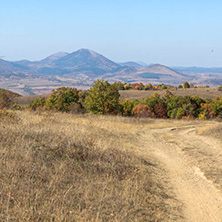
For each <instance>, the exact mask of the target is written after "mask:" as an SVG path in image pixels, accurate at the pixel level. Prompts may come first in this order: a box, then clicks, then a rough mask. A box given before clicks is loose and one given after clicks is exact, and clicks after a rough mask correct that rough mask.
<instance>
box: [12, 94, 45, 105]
mask: <svg viewBox="0 0 222 222" xmlns="http://www.w3.org/2000/svg"><path fill="white" fill-rule="evenodd" d="M40 96H44V97H46V98H48V97H49V94H45V95H32V96H21V97H17V98H15V99H14V100H13V102H15V103H16V104H18V105H20V106H21V107H23V108H24V107H27V106H28V105H29V103H31V102H32V101H33V100H35V99H38V98H39V97H40Z"/></svg>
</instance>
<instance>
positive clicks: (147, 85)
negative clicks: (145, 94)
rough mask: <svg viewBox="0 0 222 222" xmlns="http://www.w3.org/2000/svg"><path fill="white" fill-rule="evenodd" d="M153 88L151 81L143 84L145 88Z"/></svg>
mask: <svg viewBox="0 0 222 222" xmlns="http://www.w3.org/2000/svg"><path fill="white" fill-rule="evenodd" d="M152 88H153V86H152V84H151V83H148V84H146V85H145V90H151V89H152Z"/></svg>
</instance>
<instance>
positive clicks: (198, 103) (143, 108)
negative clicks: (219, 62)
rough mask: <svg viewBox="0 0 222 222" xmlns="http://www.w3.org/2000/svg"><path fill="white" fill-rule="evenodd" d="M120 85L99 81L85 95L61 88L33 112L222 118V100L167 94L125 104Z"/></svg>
mask: <svg viewBox="0 0 222 222" xmlns="http://www.w3.org/2000/svg"><path fill="white" fill-rule="evenodd" d="M118 84H119V83H114V84H110V83H108V82H107V81H104V80H97V81H96V82H95V83H94V86H93V87H92V88H91V89H90V90H88V91H85V92H83V91H79V90H77V89H75V88H65V87H62V88H58V89H57V90H54V91H52V93H51V95H50V96H49V98H48V99H46V98H43V97H40V98H38V99H36V100H34V101H32V102H31V103H30V105H29V108H30V109H32V110H37V109H38V110H39V109H40V110H54V111H62V112H70V111H73V112H90V113H94V114H119V115H123V116H136V117H151V118H171V119H194V118H198V119H212V118H218V119H221V118H222V97H216V98H214V99H208V98H206V99H203V98H201V97H199V96H188V95H186V96H177V95H174V94H173V93H172V92H170V91H168V90H166V91H165V93H164V94H163V95H162V97H161V96H160V95H159V94H157V93H154V94H153V95H150V96H149V97H147V98H144V99H141V100H134V101H130V100H124V101H122V100H120V94H119V89H118V88H119V86H118ZM187 84H188V83H187V82H185V83H184V85H187Z"/></svg>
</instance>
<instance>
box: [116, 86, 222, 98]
mask: <svg viewBox="0 0 222 222" xmlns="http://www.w3.org/2000/svg"><path fill="white" fill-rule="evenodd" d="M169 91H170V92H172V93H173V94H174V95H178V96H186V95H191V96H200V97H201V98H204V99H206V98H211V99H213V98H215V97H217V96H222V91H218V90H217V89H216V88H192V89H177V90H169ZM165 92H166V90H155V91H154V90H147V91H145V90H121V91H120V95H121V98H122V99H129V100H135V99H139V100H140V99H143V98H146V97H149V96H151V95H153V94H154V93H158V94H159V95H161V96H163V94H164V93H165Z"/></svg>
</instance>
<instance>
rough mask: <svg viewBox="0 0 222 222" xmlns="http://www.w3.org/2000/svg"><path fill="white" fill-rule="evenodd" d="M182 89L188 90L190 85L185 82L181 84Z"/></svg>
mask: <svg viewBox="0 0 222 222" xmlns="http://www.w3.org/2000/svg"><path fill="white" fill-rule="evenodd" d="M183 88H184V89H187V88H190V84H189V83H188V82H187V81H185V82H184V84H183Z"/></svg>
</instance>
